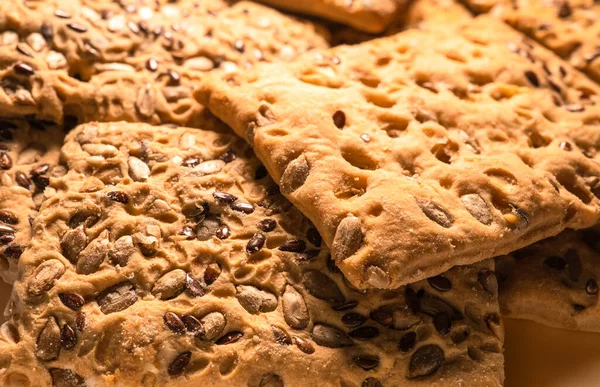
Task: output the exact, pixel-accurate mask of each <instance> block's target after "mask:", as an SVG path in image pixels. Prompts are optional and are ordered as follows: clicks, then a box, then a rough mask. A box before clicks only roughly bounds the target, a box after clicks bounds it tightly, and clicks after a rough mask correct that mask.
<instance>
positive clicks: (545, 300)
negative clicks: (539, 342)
mask: <svg viewBox="0 0 600 387" xmlns="http://www.w3.org/2000/svg"><path fill="white" fill-rule="evenodd" d="M496 266H497V268H498V273H497V274H498V277H499V279H500V306H501V308H502V315H503V316H506V317H512V318H520V319H528V320H533V321H536V322H538V323H540V324H545V325H550V326H554V327H558V328H567V329H576V330H583V331H593V332H600V305H598V279H599V278H600V232H599V231H598V228H595V229H593V228H592V229H586V230H579V231H574V230H568V231H565V232H563V233H561V234H560V235H558V236H556V237H554V238H550V239H547V240H544V241H542V242H539V243H537V244H534V245H531V246H529V247H526V248H524V249H522V250H519V251H516V252H514V253H512V254H510V255H506V256H502V257H498V258H496Z"/></svg>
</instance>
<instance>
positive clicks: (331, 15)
mask: <svg viewBox="0 0 600 387" xmlns="http://www.w3.org/2000/svg"><path fill="white" fill-rule="evenodd" d="M260 1H261V2H263V3H265V4H269V5H272V6H274V7H279V8H281V9H285V10H288V11H292V12H298V13H306V14H309V15H314V16H317V17H321V18H324V19H328V20H332V21H335V22H339V23H342V24H346V25H349V26H352V27H354V28H356V29H358V30H361V31H365V32H371V33H377V32H382V31H383V30H384V29H385V27H386V26H388V25H389V24H390V23H391V22H393V21H394V20H395V19H396V18H397V17H399V15H398V13H399V12H400V11H401V9H402V8H403V4H404V1H401V0H351V1H348V0H299V1H287V0H260Z"/></svg>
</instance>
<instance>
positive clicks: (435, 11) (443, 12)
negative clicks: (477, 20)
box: [331, 0, 472, 45]
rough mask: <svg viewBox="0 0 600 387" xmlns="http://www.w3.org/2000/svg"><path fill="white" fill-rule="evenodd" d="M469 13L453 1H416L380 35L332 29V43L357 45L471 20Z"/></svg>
mask: <svg viewBox="0 0 600 387" xmlns="http://www.w3.org/2000/svg"><path fill="white" fill-rule="evenodd" d="M471 18H472V16H471V13H470V12H469V11H468V10H467V9H466V8H465V7H463V6H462V5H460V4H458V3H457V2H456V1H454V0H416V1H411V2H410V3H408V4H406V6H405V7H403V9H402V16H401V17H400V16H399V17H397V18H396V19H395V20H394V21H393V22H392V23H391V24H390V25H389V26H388V27H387V28H386V29H385V31H383V33H382V34H378V35H375V34H369V33H366V32H361V31H357V30H355V29H353V28H350V27H343V28H332V34H331V35H332V37H331V39H332V43H333V44H334V45H338V44H357V43H362V42H365V41H367V40H371V39H375V38H377V37H381V36H390V35H394V34H397V33H399V32H401V31H404V30H405V29H408V28H427V26H429V25H433V26H439V25H443V26H445V25H448V24H449V23H456V22H460V21H463V20H466V19H471Z"/></svg>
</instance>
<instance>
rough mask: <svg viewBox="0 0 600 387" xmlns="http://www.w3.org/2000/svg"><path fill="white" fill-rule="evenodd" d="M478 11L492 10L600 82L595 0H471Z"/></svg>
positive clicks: (599, 18) (598, 11) (599, 16)
mask: <svg viewBox="0 0 600 387" xmlns="http://www.w3.org/2000/svg"><path fill="white" fill-rule="evenodd" d="M466 3H468V5H469V6H470V7H471V8H472V9H473V10H474V11H477V12H487V11H490V12H492V13H494V14H495V15H497V16H499V17H501V18H502V19H503V20H504V21H506V22H507V23H508V24H510V25H511V26H513V27H514V28H515V29H517V30H518V31H520V32H522V33H524V34H526V35H527V36H529V37H531V38H532V39H534V40H536V41H537V42H539V43H540V44H543V45H544V46H546V47H547V48H549V49H550V50H552V51H554V52H555V53H556V54H557V55H559V56H560V57H561V58H564V59H565V60H567V61H569V62H570V63H571V64H572V65H573V66H575V67H576V68H577V69H579V70H580V71H582V72H584V73H586V74H587V75H588V76H589V77H590V78H592V79H594V80H595V81H596V82H600V48H599V47H598V36H599V35H600V5H598V4H597V3H595V2H594V1H593V0H576V1H543V0H524V1H514V2H512V1H498V0H485V1H480V0H475V1H472V0H467V1H466Z"/></svg>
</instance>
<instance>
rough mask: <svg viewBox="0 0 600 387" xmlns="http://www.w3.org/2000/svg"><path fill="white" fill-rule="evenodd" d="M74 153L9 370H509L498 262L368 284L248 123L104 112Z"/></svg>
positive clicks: (309, 381) (378, 378) (35, 250)
mask: <svg viewBox="0 0 600 387" xmlns="http://www.w3.org/2000/svg"><path fill="white" fill-rule="evenodd" d="M62 153H63V158H64V160H65V162H66V163H67V165H68V166H69V169H70V170H69V172H68V173H67V175H65V176H64V177H63V178H61V179H53V180H52V185H53V187H54V188H55V189H56V191H57V194H56V195H55V196H53V197H52V198H50V199H48V200H47V201H45V202H44V204H43V206H42V208H41V210H40V214H39V215H38V216H37V218H36V220H35V221H34V238H33V240H32V242H31V244H30V247H29V248H28V249H27V250H26V251H25V253H24V254H23V256H22V258H21V274H22V276H21V277H20V279H19V280H18V281H17V282H16V284H15V289H16V290H15V297H14V301H15V307H14V314H13V316H12V319H11V323H12V324H13V325H14V326H15V327H17V329H18V334H19V337H20V341H19V342H18V343H17V344H16V345H17V347H18V348H17V350H16V351H15V352H14V355H12V356H14V357H13V361H12V363H11V365H10V367H9V368H8V369H7V370H6V371H5V372H4V373H2V374H0V378H1V379H0V383H2V384H5V383H6V380H8V378H10V377H16V376H15V375H18V376H19V377H21V378H25V380H29V381H35V382H36V383H39V384H43V385H46V384H50V383H51V378H52V377H54V383H55V385H60V382H64V381H65V379H68V378H70V379H71V380H76V381H78V383H80V384H81V383H83V382H82V381H85V382H86V383H92V382H93V383H94V384H98V385H105V384H107V385H111V384H121V385H143V384H144V383H146V384H150V385H172V384H173V385H174V384H177V385H178V386H179V385H181V386H188V385H189V386H194V385H198V384H202V385H206V386H213V385H214V386H216V385H223V384H224V383H228V384H231V385H236V386H238V385H244V386H245V385H248V386H281V385H286V386H301V385H324V386H330V385H331V386H333V385H352V386H359V385H362V386H380V385H393V386H430V385H432V384H435V385H437V386H458V385H464V383H465V381H466V380H468V381H469V382H468V383H469V386H500V385H501V383H502V379H503V370H502V365H503V361H502V349H501V347H502V337H503V332H502V326H501V323H500V319H499V316H498V312H499V308H498V305H497V282H496V279H495V276H494V274H493V262H492V261H486V262H482V263H479V264H477V265H473V266H469V267H457V268H454V269H452V270H451V271H449V272H448V273H446V274H444V275H443V276H440V277H436V278H433V279H430V280H429V281H422V282H419V283H417V284H413V285H411V286H410V287H406V288H400V289H396V290H392V291H381V290H370V291H368V292H359V291H357V290H355V289H353V288H352V287H350V286H349V285H348V284H346V283H345V281H344V278H343V276H342V275H341V273H340V272H339V270H337V269H336V267H335V266H333V265H330V264H329V263H330V261H329V259H328V254H329V253H328V251H327V249H326V247H325V246H324V244H322V242H321V239H320V238H319V235H318V233H316V230H315V229H314V228H313V226H312V225H311V224H310V223H309V222H308V220H307V219H306V218H305V217H303V216H302V215H301V214H300V212H298V211H297V210H296V209H295V208H294V207H292V205H291V204H290V203H289V202H287V200H286V199H285V198H284V197H283V196H282V195H281V194H280V193H278V191H277V187H276V185H275V184H274V183H273V181H272V180H271V179H270V178H269V177H268V176H267V175H266V172H265V170H264V168H263V167H262V165H261V164H260V162H259V161H258V160H257V159H256V158H255V157H254V156H253V153H252V152H251V150H250V149H249V147H248V146H247V145H246V144H245V143H244V141H243V140H241V139H239V138H237V137H235V136H234V135H233V134H221V133H218V132H213V131H204V130H198V129H186V128H174V129H170V128H166V127H152V126H148V125H143V124H123V123H115V124H88V125H84V126H80V127H79V128H77V129H75V130H74V131H72V132H71V133H70V134H69V135H68V138H67V141H66V143H65V145H64V147H63V149H62ZM198 321H200V323H198ZM59 331H61V332H63V333H62V335H61V334H60V333H59ZM61 336H62V338H63V340H62V344H60V341H61V340H60V337H61ZM413 339H416V340H415V341H414V342H413ZM442 354H443V355H442ZM15 359H18V360H15Z"/></svg>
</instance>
